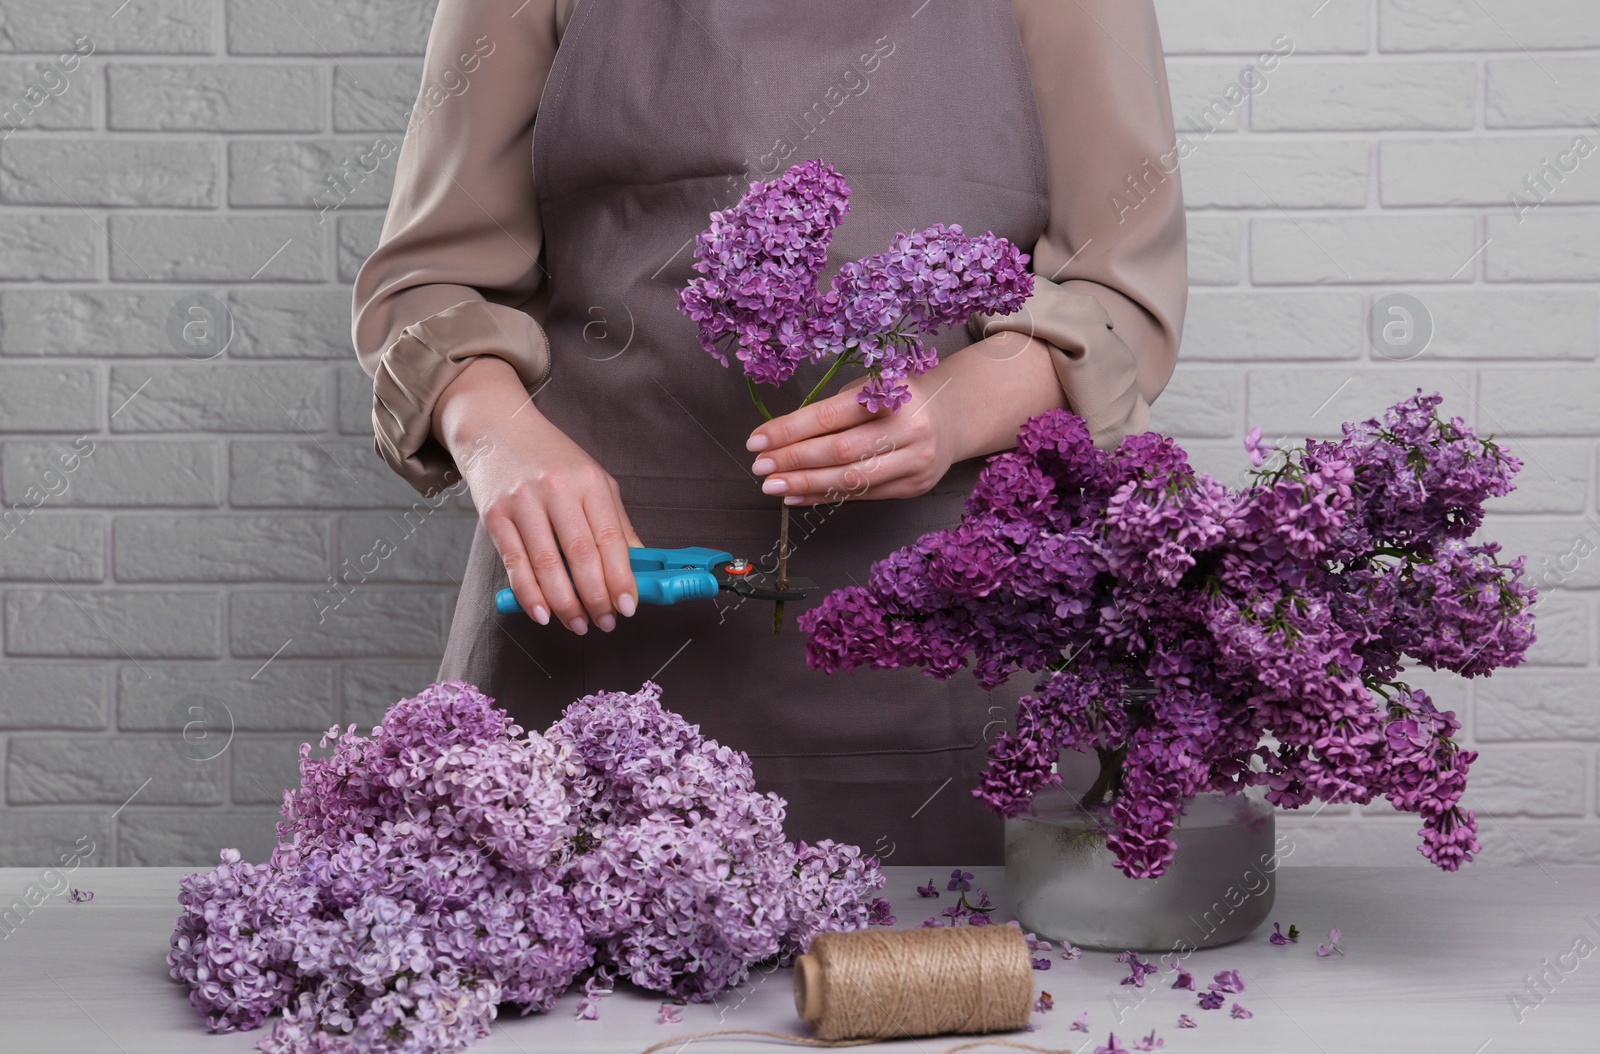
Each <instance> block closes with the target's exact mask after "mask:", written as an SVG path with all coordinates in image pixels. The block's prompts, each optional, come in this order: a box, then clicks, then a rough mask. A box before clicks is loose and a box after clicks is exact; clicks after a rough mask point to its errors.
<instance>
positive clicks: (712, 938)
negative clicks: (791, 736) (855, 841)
mask: <svg viewBox="0 0 1600 1054" xmlns="http://www.w3.org/2000/svg"><path fill="white" fill-rule="evenodd" d="M322 746H323V747H324V748H329V747H331V749H329V750H328V751H327V754H326V756H324V757H316V758H314V757H312V756H311V748H310V746H309V744H308V745H306V746H304V747H303V748H302V750H301V761H300V774H301V778H300V786H299V787H298V788H297V789H295V790H291V791H289V792H288V793H287V794H286V795H285V799H284V805H283V811H282V815H283V819H282V821H281V822H280V823H279V832H278V833H279V839H280V841H279V844H278V846H277V847H276V848H275V849H274V850H273V852H272V854H271V856H270V857H269V858H268V859H267V860H266V861H265V862H263V863H260V864H253V863H249V862H246V861H244V860H242V859H241V856H240V853H239V852H238V851H237V850H235V849H225V850H223V851H222V862H221V864H220V865H219V866H217V867H216V868H214V869H212V870H210V871H202V872H198V873H196V874H192V875H189V876H187V877H186V878H184V879H183V880H182V881H181V883H180V889H179V896H178V900H179V905H180V908H181V909H182V915H181V917H180V918H179V919H178V922H177V925H176V927H175V929H174V932H173V935H172V938H171V948H170V952H169V954H168V957H167V961H168V964H169V966H170V968H171V974H172V977H173V978H174V979H175V980H179V981H183V982H185V983H186V984H187V985H188V987H189V990H190V991H189V999H190V1002H191V1004H192V1005H193V1006H194V1007H195V1009H196V1010H197V1011H199V1012H200V1013H201V1014H202V1015H203V1016H205V1018H206V1020H207V1024H208V1025H209V1027H210V1028H211V1029H212V1031H217V1032H227V1031H234V1030H240V1029H251V1028H256V1027H258V1026H260V1025H262V1024H263V1023H264V1022H265V1021H266V1019H267V1017H268V1016H269V1015H271V1014H272V1013H274V1012H275V1011H281V1012H282V1016H281V1017H280V1018H279V1019H278V1020H277V1021H276V1022H275V1023H274V1024H273V1026H272V1028H271V1030H270V1033H269V1034H268V1035H267V1036H266V1037H265V1038H263V1039H262V1040H261V1041H260V1042H259V1044H258V1047H259V1049H260V1050H262V1051H263V1052H264V1054H300V1052H305V1051H339V1052H346V1051H348V1052H350V1054H355V1052H357V1051H378V1052H397V1054H398V1052H413V1051H415V1052H422V1051H457V1050H460V1049H462V1048H464V1047H465V1046H467V1045H469V1044H471V1043H472V1042H474V1041H475V1040H477V1039H479V1038H482V1037H483V1036H485V1035H487V1034H488V1030H489V1023H490V1022H491V1021H492V1020H493V1019H494V1017H495V1015H496V1012H497V1011H496V1008H497V1006H498V1005H500V1004H509V1005H512V1006H514V1007H516V1008H518V1009H519V1010H521V1012H523V1013H531V1012H539V1011H546V1010H549V1009H550V1007H551V1006H552V1005H553V1004H554V1002H555V1000H556V999H557V997H559V996H560V995H561V994H562V992H564V991H565V990H566V989H567V988H568V987H569V986H570V985H571V984H572V983H573V981H574V980H575V979H577V978H578V977H579V976H580V975H582V974H583V973H584V972H585V971H592V972H591V973H590V974H589V976H588V979H587V980H586V981H585V983H584V985H583V992H584V994H583V998H582V1000H581V1001H580V1004H579V1007H578V1016H579V1017H580V1018H582V1019H587V1020H593V1019H595V1018H596V1017H597V1015H598V1003H599V1000H600V999H601V998H602V997H603V996H605V995H607V994H609V993H610V992H611V991H612V990H613V985H614V982H615V980H617V979H619V978H622V979H627V980H630V981H632V982H633V983H634V984H636V985H638V986H640V987H643V988H647V989H651V990H655V991H660V992H664V993H667V994H669V995H672V996H674V997H677V998H681V999H691V1000H705V999H709V998H711V997H712V996H713V995H714V994H715V993H716V992H717V991H719V990H721V989H722V988H725V987H728V986H731V985H735V984H738V983H740V982H741V981H743V980H744V979H745V977H746V976H748V972H749V969H750V967H751V966H752V965H753V964H755V963H757V962H761V961H765V960H774V961H783V960H784V959H785V958H788V957H792V956H793V955H794V954H796V953H797V952H800V951H804V950H805V949H806V948H807V947H808V946H809V944H810V941H811V938H812V937H813V936H814V935H815V934H817V933H819V932H822V931H823V930H843V929H859V928H862V927H864V926H866V925H869V924H888V923H889V922H892V917H891V916H890V915H889V913H888V905H887V902H886V901H884V900H882V898H874V897H873V894H874V893H876V892H877V891H878V890H879V889H881V888H882V885H883V876H882V874H881V872H880V871H879V869H878V864H877V861H876V859H874V858H871V857H863V856H862V854H861V851H860V850H859V849H858V848H856V847H855V846H848V845H841V844H836V843H833V842H830V841H822V842H818V843H817V844H816V845H808V844H806V843H804V842H800V843H797V844H790V843H788V842H786V841H785V840H784V839H783V832H782V822H783V817H784V803H783V801H782V799H780V798H777V797H776V796H775V795H770V794H760V793H757V792H756V790H755V785H754V778H753V775H752V773H751V770H750V763H749V759H748V757H746V756H745V755H744V754H742V753H739V752H737V751H732V750H730V749H729V748H727V747H723V746H721V745H719V744H718V743H717V742H716V741H715V740H708V739H705V738H703V737H702V736H701V735H700V732H699V729H698V727H697V726H694V725H690V724H688V723H687V722H685V721H684V720H683V719H682V718H681V717H679V716H678V715H676V714H673V713H671V712H670V711H667V710H665V709H664V708H663V707H662V706H661V703H660V690H659V688H657V687H656V686H655V685H654V684H649V683H647V684H646V685H645V686H644V687H643V688H642V689H641V690H640V691H639V692H638V693H636V694H632V695H629V694H626V693H600V694H597V695H593V696H589V697H586V698H584V699H582V700H579V701H578V702H576V703H574V704H573V705H572V706H571V707H569V708H568V709H567V711H566V713H565V714H564V715H563V717H562V719H561V720H560V721H558V722H556V724H555V725H554V726H552V727H551V729H550V730H549V731H548V732H547V733H546V734H544V735H539V734H537V733H530V734H526V735H525V734H524V733H523V730H522V729H521V728H520V727H518V726H517V725H515V724H513V723H512V722H511V721H510V719H509V717H508V716H507V715H506V714H505V712H504V711H502V710H500V709H498V708H496V707H494V706H493V701H492V700H490V699H489V698H488V697H486V696H484V695H483V694H482V693H481V692H479V691H478V690H477V689H475V688H473V687H472V686H471V685H469V684H466V683H464V682H460V681H451V682H442V683H439V684H435V685H432V686H430V687H429V688H427V689H426V690H425V691H423V692H422V693H420V694H419V695H417V696H416V697H414V698H411V699H404V700H401V701H400V702H398V703H396V704H395V705H394V706H393V707H391V708H390V710H389V712H388V713H387V714H386V715H385V716H384V719H383V723H382V724H380V725H378V726H377V727H375V728H373V729H372V733H371V735H370V736H361V735H357V734H356V729H355V726H354V725H351V726H349V727H348V728H346V729H340V728H338V727H334V728H332V729H330V730H329V731H328V733H327V734H326V735H325V736H324V737H323V740H322Z"/></svg>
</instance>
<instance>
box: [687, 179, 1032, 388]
mask: <svg viewBox="0 0 1600 1054" xmlns="http://www.w3.org/2000/svg"><path fill="white" fill-rule="evenodd" d="M849 197H850V188H849V186H848V185H847V184H846V183H845V181H844V178H843V177H842V176H841V175H840V174H839V172H838V171H837V170H836V169H834V167H833V166H832V165H830V164H828V163H826V162H824V161H821V160H811V161H805V162H802V163H801V164H798V165H795V166H794V167H793V168H791V169H789V170H788V171H787V172H785V173H784V174H783V175H781V176H779V177H778V178H777V179H774V180H770V181H766V182H763V181H756V182H753V183H751V184H750V186H749V188H748V189H747V190H746V192H745V194H744V196H743V197H742V198H740V200H739V201H738V203H737V204H735V205H733V206H731V207H729V208H726V209H722V210H720V211H718V212H714V213H712V214H711V225H710V227H709V228H707V229H706V230H705V231H704V232H702V233H701V234H700V235H699V236H698V237H697V238H696V239H695V253H694V257H695V263H694V268H695V270H696V271H697V272H699V274H698V276H697V277H695V278H693V279H691V280H690V281H689V283H688V284H687V285H686V286H685V287H684V288H683V289H682V290H680V291H679V295H678V306H679V310H680V311H682V312H683V313H684V314H685V315H686V316H688V317H689V318H690V319H691V320H692V321H693V322H694V323H695V324H696V326H697V327H698V331H699V336H700V343H701V346H702V347H704V348H705V350H706V351H707V352H709V353H710V354H711V355H712V356H713V357H715V358H716V359H717V361H719V362H721V363H722V364H723V365H724V366H726V365H728V364H729V359H728V350H729V349H730V348H733V349H736V350H735V351H734V354H735V357H737V358H738V359H739V361H740V362H741V363H742V364H743V366H744V372H745V375H746V377H748V378H749V380H750V381H751V382H753V383H756V384H767V385H778V384H782V383H783V382H785V381H787V380H788V379H789V378H790V377H792V376H793V375H794V372H795V370H796V369H797V368H799V366H800V365H801V364H802V363H804V362H812V363H820V362H826V361H829V360H835V361H836V362H837V364H839V365H844V364H847V363H849V364H855V365H859V366H861V367H863V368H864V369H865V370H866V372H867V377H868V379H867V383H866V385H865V386H864V387H862V389H861V390H860V391H859V392H858V393H857V396H856V398H857V400H858V401H859V402H860V403H861V404H862V405H864V406H866V407H867V408H868V409H869V410H871V411H873V412H874V413H876V412H877V411H879V410H881V409H885V408H887V409H890V410H894V409H898V408H899V407H900V406H901V405H902V404H904V403H905V402H906V400H908V399H909V398H910V397H911V392H910V389H909V388H908V387H907V386H906V384H905V381H906V379H907V378H909V377H913V376H916V375H918V374H922V373H926V372H927V371H928V370H930V369H932V368H933V367H934V366H936V365H938V362H939V356H938V352H937V350H936V349H935V348H934V347H933V346H931V345H930V344H928V343H926V342H925V341H924V340H923V339H922V338H923V337H931V336H936V335H937V334H938V333H940V332H941V331H942V330H945V329H949V328H953V327H957V326H962V325H965V324H966V322H967V319H968V318H970V317H971V316H972V315H973V314H974V313H976V312H979V311H983V312H988V313H991V314H998V315H1005V314H1011V313H1013V312H1015V311H1017V310H1018V309H1020V308H1021V307H1022V305H1023V303H1024V302H1025V301H1026V300H1027V298H1028V296H1029V294H1030V293H1032V291H1033V274H1032V273H1031V272H1030V271H1029V270H1028V266H1027V264H1028V256H1027V254H1025V253H1023V252H1021V251H1019V250H1018V249H1017V247H1016V246H1015V245H1013V244H1011V243H1010V242H1009V241H1007V240H1006V239H1004V238H1001V237H999V236H997V235H995V234H993V233H985V234H981V235H978V236H976V237H969V236H967V235H966V234H965V233H963V231H962V229H961V227H960V226H959V225H955V224H952V225H950V226H944V225H942V224H935V225H934V226H932V227H928V228H925V229H923V230H921V231H916V232H914V233H909V234H908V233H905V232H900V233H898V234H896V235H895V237H894V240H893V243H892V244H891V246H890V247H889V248H888V249H887V250H885V251H883V252H880V253H874V254H872V255H870V256H867V257H863V258H862V259H860V260H855V261H851V262H847V263H845V264H843V265H842V266H841V267H840V269H839V271H838V272H837V274H836V275H835V276H834V278H833V280H832V282H831V283H830V285H829V287H828V288H827V289H826V290H824V289H823V288H822V287H821V275H822V272H823V270H824V269H825V268H826V265H827V262H828V247H829V245H830V244H831V243H832V240H833V234H834V230H835V229H836V228H837V227H838V225H839V223H840V221H841V220H842V219H843V218H844V217H845V215H846V214H847V213H848V212H849V211H850V206H849ZM841 356H842V357H843V359H842V361H840V357H841Z"/></svg>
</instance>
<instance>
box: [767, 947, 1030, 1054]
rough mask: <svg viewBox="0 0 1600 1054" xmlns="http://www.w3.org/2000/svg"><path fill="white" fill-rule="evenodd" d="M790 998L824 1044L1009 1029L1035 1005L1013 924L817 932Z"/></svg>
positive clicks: (1024, 953) (1017, 1025)
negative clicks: (828, 1041) (836, 1041)
mask: <svg viewBox="0 0 1600 1054" xmlns="http://www.w3.org/2000/svg"><path fill="white" fill-rule="evenodd" d="M794 1005H795V1009H796V1010H797V1011H798V1012H799V1014H800V1016H801V1017H802V1018H804V1019H805V1020H806V1021H809V1022H810V1023H811V1025H812V1026H813V1028H814V1029H815V1035H816V1037H817V1038H818V1039H821V1040H825V1041H826V1040H850V1039H892V1038H896V1037H901V1036H937V1035H944V1034H947V1033H973V1032H1012V1031H1016V1030H1018V1029H1021V1028H1024V1027H1025V1026H1026V1025H1027V1024H1028V1016H1029V1014H1031V1013H1032V1012H1033V964H1032V962H1031V960H1030V959H1029V956H1028V942H1027V941H1026V940H1025V939H1024V938H1023V936H1022V931H1021V930H1020V929H1018V928H1017V927H1015V926H952V927H948V928H937V929H915V930H856V931H853V932H848V933H819V934H818V935H817V937H816V939H815V940H813V941H812V942H811V953H810V954H809V955H802V956H800V958H799V961H798V962H797V963H796V964H795V975H794Z"/></svg>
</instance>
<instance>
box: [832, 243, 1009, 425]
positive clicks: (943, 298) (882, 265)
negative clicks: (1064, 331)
mask: <svg viewBox="0 0 1600 1054" xmlns="http://www.w3.org/2000/svg"><path fill="white" fill-rule="evenodd" d="M1027 262H1028V257H1027V256H1026V255H1025V254H1024V253H1022V252H1020V251H1019V250H1018V249H1017V247H1016V246H1015V245H1012V244H1011V243H1010V242H1008V241H1007V240H1006V239H1004V238H1001V237H999V236H998V235H995V234H993V233H986V234H981V235H978V236H977V237H975V238H969V237H967V236H966V235H965V234H963V233H962V230H961V225H960V224H953V225H951V226H948V227H946V226H944V225H943V224H935V225H934V226H932V227H929V228H927V229H925V230H922V231H918V232H917V233H915V234H906V233H904V232H902V233H899V234H896V235H895V237H894V244H893V246H892V247H891V248H890V249H888V250H887V251H885V252H881V253H874V254H873V255H871V256H867V257H864V258H862V259H860V260H856V261H854V262H852V263H847V264H845V265H844V266H843V267H841V268H840V269H839V273H838V275H837V276H835V278H834V280H833V285H832V288H830V289H829V290H828V292H827V293H825V294H824V295H823V296H822V297H821V299H820V301H819V306H818V311H817V314H816V315H815V316H814V317H813V318H812V319H810V320H809V323H808V328H809V331H810V341H811V348H812V354H813V358H818V359H820V358H825V357H828V356H832V355H837V354H842V355H844V356H845V357H846V358H847V359H848V360H850V361H853V362H856V363H859V364H860V365H862V366H864V367H866V370H867V373H868V375H869V379H868V381H867V383H866V386H865V387H863V388H862V389H861V391H860V393H859V394H858V395H857V397H856V398H857V399H858V400H859V401H860V402H861V404H862V405H863V406H865V407H866V408H867V409H868V410H871V411H873V412H874V413H876V412H877V411H878V410H879V409H881V408H883V407H888V408H889V409H891V410H897V409H899V408H900V406H901V405H903V404H904V403H905V402H906V401H907V400H909V399H910V398H911V390H910V389H909V388H907V387H906V385H905V383H904V382H905V380H906V378H908V377H914V376H917V375H918V374H923V373H926V372H928V371H929V370H931V369H932V368H933V367H934V366H936V365H938V363H939V354H938V352H937V351H936V350H935V349H934V348H932V347H930V346H929V345H927V344H926V343H924V342H923V340H922V336H924V335H925V336H935V335H937V334H938V333H940V332H941V331H943V330H945V329H950V328H953V327H957V326H964V325H966V323H967V319H969V318H971V317H972V315H973V314H975V313H977V312H979V311H988V312H993V313H995V314H1010V313H1011V312H1013V311H1016V310H1018V309H1019V308H1021V307H1022V304H1023V302H1024V301H1026V300H1027V298H1028V294H1029V293H1031V292H1032V291H1033V276H1032V274H1031V273H1030V272H1029V271H1028V268H1027Z"/></svg>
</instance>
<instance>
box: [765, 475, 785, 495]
mask: <svg viewBox="0 0 1600 1054" xmlns="http://www.w3.org/2000/svg"><path fill="white" fill-rule="evenodd" d="M788 489H789V481H788V480H784V479H769V480H767V481H766V482H765V483H763V484H761V493H763V494H782V493H783V492H784V491H786V490H788Z"/></svg>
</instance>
